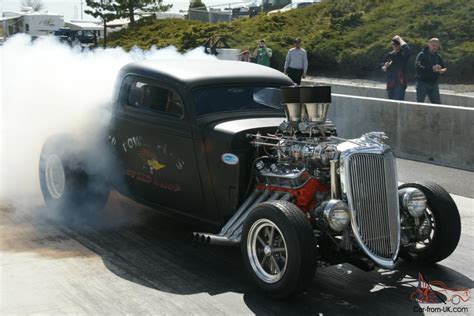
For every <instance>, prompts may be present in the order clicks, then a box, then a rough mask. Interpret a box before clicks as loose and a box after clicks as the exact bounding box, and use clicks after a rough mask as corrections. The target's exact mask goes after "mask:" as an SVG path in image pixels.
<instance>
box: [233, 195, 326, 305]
mask: <svg viewBox="0 0 474 316" xmlns="http://www.w3.org/2000/svg"><path fill="white" fill-rule="evenodd" d="M241 250H242V258H243V261H244V264H245V267H246V269H247V271H248V273H249V276H250V278H251V280H252V281H253V283H254V284H255V286H256V287H257V288H258V289H259V290H260V291H262V292H264V293H265V294H267V295H270V296H273V297H278V298H283V297H287V296H290V295H292V294H295V293H298V292H300V291H301V290H303V289H304V288H305V287H307V286H308V285H309V284H310V283H311V280H312V279H313V276H314V272H315V269H316V250H317V248H316V240H315V237H314V233H313V229H312V227H311V225H310V223H309V222H308V220H307V219H306V217H305V216H304V214H303V212H302V211H301V210H300V209H299V208H298V207H297V206H296V205H294V204H292V203H290V202H284V201H271V202H265V203H261V204H260V205H258V206H257V207H255V209H254V210H253V211H252V212H251V213H250V214H249V215H248V217H247V219H246V221H245V223H244V227H243V231H242V241H241Z"/></svg>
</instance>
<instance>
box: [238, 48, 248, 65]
mask: <svg viewBox="0 0 474 316" xmlns="http://www.w3.org/2000/svg"><path fill="white" fill-rule="evenodd" d="M239 60H240V61H246V62H250V51H249V50H248V49H246V50H244V51H243V52H242V53H240V59H239Z"/></svg>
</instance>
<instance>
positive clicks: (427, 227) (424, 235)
mask: <svg viewBox="0 0 474 316" xmlns="http://www.w3.org/2000/svg"><path fill="white" fill-rule="evenodd" d="M417 229H418V234H419V236H421V239H420V240H418V241H417V242H416V245H415V249H414V250H415V251H420V250H423V249H425V248H426V247H429V246H430V245H431V242H432V241H433V237H434V234H435V231H436V222H435V219H434V216H433V212H432V211H431V210H430V209H429V208H426V210H425V216H424V219H423V222H421V223H417Z"/></svg>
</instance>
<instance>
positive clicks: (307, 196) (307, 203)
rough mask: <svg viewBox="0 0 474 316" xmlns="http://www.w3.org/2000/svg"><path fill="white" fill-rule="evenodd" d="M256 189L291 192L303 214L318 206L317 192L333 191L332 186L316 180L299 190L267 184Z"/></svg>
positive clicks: (310, 181) (310, 180) (259, 185)
mask: <svg viewBox="0 0 474 316" xmlns="http://www.w3.org/2000/svg"><path fill="white" fill-rule="evenodd" d="M256 188H257V189H259V190H271V191H283V192H290V193H291V194H292V195H293V196H294V197H295V199H296V205H297V206H298V207H299V208H300V209H301V210H303V212H305V213H307V212H309V211H310V210H311V209H313V208H314V207H315V206H316V199H315V195H316V192H328V191H330V190H331V185H330V184H323V183H321V182H319V181H318V180H316V179H315V178H311V179H309V180H308V182H306V184H305V185H303V186H302V187H301V188H298V189H291V188H283V187H278V186H271V185H265V184H257V186H256Z"/></svg>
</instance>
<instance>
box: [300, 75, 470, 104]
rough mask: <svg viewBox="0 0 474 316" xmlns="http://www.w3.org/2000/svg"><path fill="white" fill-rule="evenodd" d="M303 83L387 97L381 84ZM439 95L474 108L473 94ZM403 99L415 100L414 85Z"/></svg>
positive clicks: (312, 80) (320, 80)
mask: <svg viewBox="0 0 474 316" xmlns="http://www.w3.org/2000/svg"><path fill="white" fill-rule="evenodd" d="M347 81H348V80H347ZM303 84H321V85H330V86H331V87H332V92H333V93H337V94H345V95H355V96H360V97H370V98H381V99H387V90H386V89H385V86H384V85H383V84H370V83H360V84H359V83H349V82H346V81H345V80H330V79H325V78H309V79H305V80H303ZM440 95H441V102H442V103H443V104H446V105H454V106H464V107H472V108H474V95H471V94H468V93H451V92H448V91H445V90H441V91H440ZM405 100H406V101H410V102H415V101H416V91H415V87H413V86H409V87H408V89H407V91H406V94H405ZM427 100H428V99H427Z"/></svg>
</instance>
